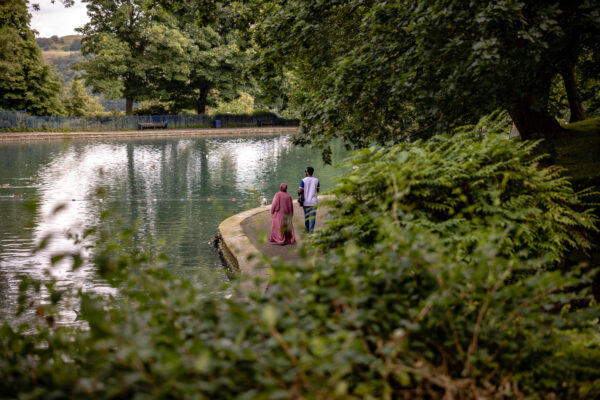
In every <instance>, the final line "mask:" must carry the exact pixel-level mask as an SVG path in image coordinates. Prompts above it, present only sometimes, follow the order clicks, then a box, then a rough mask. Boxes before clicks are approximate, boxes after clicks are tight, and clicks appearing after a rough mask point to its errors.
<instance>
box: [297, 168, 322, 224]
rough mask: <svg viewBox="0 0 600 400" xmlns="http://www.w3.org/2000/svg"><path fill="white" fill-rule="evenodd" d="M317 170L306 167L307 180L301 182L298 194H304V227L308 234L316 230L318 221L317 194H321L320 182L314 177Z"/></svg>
mask: <svg viewBox="0 0 600 400" xmlns="http://www.w3.org/2000/svg"><path fill="white" fill-rule="evenodd" d="M314 172H315V169H314V168H313V167H306V171H304V173H305V174H306V178H304V179H302V181H301V182H300V187H299V188H298V194H300V193H304V204H303V205H302V208H303V209H304V227H305V228H306V231H307V232H312V231H313V230H314V229H315V221H316V219H317V203H318V202H319V200H318V199H317V193H319V189H320V186H319V180H318V179H317V178H315V177H314V176H313V173H314Z"/></svg>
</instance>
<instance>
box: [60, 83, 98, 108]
mask: <svg viewBox="0 0 600 400" xmlns="http://www.w3.org/2000/svg"><path fill="white" fill-rule="evenodd" d="M63 103H64V105H65V109H66V111H67V115H72V116H84V115H96V114H99V113H102V112H103V111H104V107H102V105H101V104H100V102H99V101H98V100H97V99H95V98H93V97H92V96H90V95H89V94H88V93H87V92H86V90H85V86H83V82H81V79H73V80H72V81H71V84H70V85H69V88H68V90H67V92H66V94H65V98H64V100H63Z"/></svg>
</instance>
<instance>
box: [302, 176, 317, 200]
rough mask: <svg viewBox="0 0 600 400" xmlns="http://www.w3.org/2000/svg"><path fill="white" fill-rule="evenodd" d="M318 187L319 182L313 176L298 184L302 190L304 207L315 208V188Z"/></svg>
mask: <svg viewBox="0 0 600 400" xmlns="http://www.w3.org/2000/svg"><path fill="white" fill-rule="evenodd" d="M318 187H319V180H318V179H317V178H315V177H314V176H307V177H306V178H304V179H302V182H300V188H301V189H303V190H304V206H305V207H312V206H316V205H317V203H318V202H319V201H318V199H317V188H318Z"/></svg>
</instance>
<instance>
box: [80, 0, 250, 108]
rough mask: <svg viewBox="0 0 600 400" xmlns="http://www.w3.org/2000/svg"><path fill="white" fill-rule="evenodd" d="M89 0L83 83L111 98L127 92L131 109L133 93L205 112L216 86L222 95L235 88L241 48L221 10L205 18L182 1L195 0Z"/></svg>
mask: <svg viewBox="0 0 600 400" xmlns="http://www.w3.org/2000/svg"><path fill="white" fill-rule="evenodd" d="M84 2H85V3H87V5H88V14H89V15H90V17H91V20H90V22H89V23H88V24H86V25H85V26H84V27H83V28H82V29H81V33H82V34H83V35H84V38H83V40H82V43H81V45H82V52H83V54H84V55H85V56H89V57H90V59H89V60H86V61H84V62H83V63H81V66H80V67H81V68H82V69H83V70H85V71H86V76H85V79H86V83H87V84H88V85H90V86H91V87H93V88H94V90H95V91H97V92H101V93H104V94H105V95H107V97H110V98H118V97H124V98H125V99H126V100H127V114H131V113H132V109H133V101H134V99H135V100H144V99H160V100H162V101H166V102H170V103H171V105H172V111H173V112H178V111H181V110H182V109H184V108H194V109H196V110H197V111H198V113H203V112H204V111H205V108H206V105H207V104H211V101H212V102H214V99H211V98H210V97H209V94H211V91H212V90H213V89H217V90H218V91H219V94H220V96H221V97H222V98H225V99H227V98H232V97H235V96H236V95H237V90H236V88H235V86H236V83H237V81H238V80H239V79H238V78H239V77H240V76H241V72H240V55H239V51H238V49H237V46H236V45H235V43H234V41H233V37H232V36H231V29H225V28H224V24H223V23H222V21H223V20H224V18H223V17H220V18H219V19H217V18H213V19H212V20H208V19H206V21H207V22H206V23H205V24H204V25H202V24H201V23H200V22H199V21H198V20H195V19H194V18H193V17H192V16H198V15H199V14H198V11H197V12H192V11H191V10H188V9H187V8H185V7H191V6H192V4H191V3H190V2H179V3H176V4H170V5H168V7H167V4H165V5H164V6H163V5H162V4H161V2H152V3H149V2H147V1H143V0H131V1H126V2H121V1H115V0H85V1H84ZM182 9H186V10H188V11H189V14H186V13H182ZM211 10H216V9H215V8H214V7H212V8H211ZM204 12H206V10H204ZM215 12H216V11H215ZM219 12H220V13H221V14H226V13H227V12H228V11H227V9H226V8H222V9H220V11H219ZM216 21H219V22H218V23H217V22H216Z"/></svg>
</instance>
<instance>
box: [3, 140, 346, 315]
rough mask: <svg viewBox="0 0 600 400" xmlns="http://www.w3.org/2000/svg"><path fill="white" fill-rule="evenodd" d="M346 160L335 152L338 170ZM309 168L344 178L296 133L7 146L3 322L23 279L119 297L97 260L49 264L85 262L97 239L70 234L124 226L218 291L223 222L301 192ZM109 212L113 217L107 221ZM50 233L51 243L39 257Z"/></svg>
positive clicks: (179, 270)
mask: <svg viewBox="0 0 600 400" xmlns="http://www.w3.org/2000/svg"><path fill="white" fill-rule="evenodd" d="M344 155H345V152H344V151H343V149H342V148H341V146H337V147H335V148H334V157H333V159H334V164H335V163H336V162H340V161H341V159H342V157H343V156H344ZM307 165H312V166H314V167H315V170H316V172H315V175H316V176H317V177H318V178H319V179H320V180H321V187H322V189H323V190H327V189H328V188H330V187H331V185H332V184H333V183H334V180H335V176H338V175H339V174H340V173H341V171H340V170H339V169H334V168H333V167H331V166H324V165H323V163H322V161H321V157H320V153H319V152H318V151H313V150H310V149H307V148H301V147H297V146H294V145H292V144H291V142H290V138H289V137H288V136H263V137H260V136H254V137H247V136H246V137H218V138H193V139H191V138H181V139H171V138H170V139H160V140H157V139H147V140H135V141H134V140H121V141H116V140H112V141H111V140H106V141H72V142H50V143H28V144H8V145H0V321H2V320H10V319H11V318H12V315H14V313H15V311H16V299H17V294H18V282H19V280H18V276H19V275H21V274H28V275H30V276H32V277H33V278H36V279H44V278H45V276H46V275H45V274H46V273H47V271H50V272H51V274H52V275H53V276H55V277H56V278H58V280H59V283H60V285H62V286H64V287H81V288H82V289H83V290H84V291H94V292H97V293H114V291H113V289H112V288H110V287H109V286H108V285H107V284H106V283H105V282H104V281H102V280H101V279H99V278H98V277H97V276H96V275H95V272H94V266H93V265H92V264H91V261H90V260H89V259H87V258H85V262H84V265H83V267H81V268H80V269H78V270H77V271H73V270H72V269H71V267H70V261H68V260H65V261H62V262H60V263H58V264H57V265H55V266H53V267H51V268H50V261H49V260H50V256H51V255H52V254H56V253H60V252H67V251H70V252H82V254H84V256H87V255H88V254H87V253H86V251H85V249H84V247H85V246H86V245H89V244H91V242H92V240H93V239H94V238H90V239H87V240H84V241H83V243H81V244H75V243H74V241H73V240H72V239H70V238H69V237H68V236H69V234H76V235H81V234H82V232H83V231H84V230H86V229H88V228H91V227H103V226H114V225H116V224H117V222H121V223H122V225H123V226H124V227H133V226H134V224H135V223H136V222H137V223H138V224H139V225H137V229H136V231H135V233H134V239H135V241H136V243H143V242H145V241H146V240H147V238H149V237H152V238H154V239H158V240H161V241H162V242H163V243H164V245H163V250H164V252H165V253H166V254H167V255H168V256H169V259H170V261H169V263H168V268H170V269H171V270H172V271H173V272H174V273H176V274H179V275H181V276H184V277H185V278H187V279H189V280H191V281H192V282H194V283H195V284H197V285H200V286H204V287H206V288H207V289H208V290H211V289H214V290H216V289H217V288H219V287H221V284H222V283H224V282H225V281H226V280H227V276H226V274H225V271H224V270H223V268H222V267H221V265H220V260H219V258H218V256H217V255H216V253H215V251H214V249H213V248H212V238H213V236H214V235H215V234H216V233H217V230H218V229H217V227H218V225H219V223H220V222H221V221H222V220H223V219H225V218H226V217H228V216H230V215H233V214H236V213H238V212H241V211H243V210H246V209H249V208H252V207H256V206H258V205H259V203H260V199H261V198H262V197H266V198H267V199H268V200H269V202H270V200H271V199H272V197H273V195H274V194H275V193H276V192H277V191H278V189H279V184H280V183H281V182H286V183H288V185H289V187H290V193H292V194H295V190H294V189H293V188H295V187H296V185H297V184H298V183H299V182H300V180H301V179H302V178H303V177H304V169H305V168H306V166H307ZM99 192H100V193H101V195H99ZM234 199H235V201H234ZM60 205H64V206H65V207H64V209H62V210H61V211H59V212H55V210H56V208H57V207H58V206H60ZM105 210H110V211H111V214H110V217H109V218H108V219H105V220H103V219H101V214H102V212H103V211H105ZM48 236H51V237H52V239H51V240H50V241H49V243H48V246H47V247H46V248H44V249H43V250H41V251H38V252H36V253H33V251H34V249H35V248H36V246H37V245H38V244H39V243H40V242H41V241H42V239H43V238H45V237H48ZM75 317H76V314H75V312H74V311H71V310H68V311H65V312H64V313H63V315H62V319H63V322H65V323H69V321H73V320H74V319H75Z"/></svg>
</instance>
